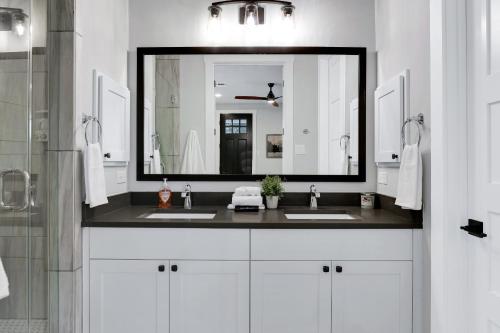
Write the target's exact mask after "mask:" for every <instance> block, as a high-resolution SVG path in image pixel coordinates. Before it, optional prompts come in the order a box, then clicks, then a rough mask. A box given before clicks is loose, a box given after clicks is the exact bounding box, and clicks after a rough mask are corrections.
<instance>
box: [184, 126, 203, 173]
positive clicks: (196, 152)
mask: <svg viewBox="0 0 500 333" xmlns="http://www.w3.org/2000/svg"><path fill="white" fill-rule="evenodd" d="M180 173H181V174H204V173H206V171H205V163H204V162H203V155H202V153H201V146H200V141H199V140H198V133H197V132H196V131H195V130H191V131H189V135H188V138H187V141H186V148H184V156H183V157H182V163H181V168H180Z"/></svg>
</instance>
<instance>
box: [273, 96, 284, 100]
mask: <svg viewBox="0 0 500 333" xmlns="http://www.w3.org/2000/svg"><path fill="white" fill-rule="evenodd" d="M280 98H283V96H279V97H275V98H274V99H275V100H277V99H280Z"/></svg>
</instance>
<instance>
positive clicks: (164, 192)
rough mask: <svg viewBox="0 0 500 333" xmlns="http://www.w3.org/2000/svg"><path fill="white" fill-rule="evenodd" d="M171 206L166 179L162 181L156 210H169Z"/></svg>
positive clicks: (169, 190)
mask: <svg viewBox="0 0 500 333" xmlns="http://www.w3.org/2000/svg"><path fill="white" fill-rule="evenodd" d="M171 206H172V190H171V189H170V187H168V184H167V178H164V179H163V185H162V186H161V188H160V191H159V192H158V208H170V207H171Z"/></svg>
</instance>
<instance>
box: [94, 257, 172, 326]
mask: <svg viewBox="0 0 500 333" xmlns="http://www.w3.org/2000/svg"><path fill="white" fill-rule="evenodd" d="M162 265H163V267H165V270H164V272H161V271H160V270H162V268H161V266H162ZM168 280H169V271H168V261H167V262H160V261H150V260H140V261H139V260H92V261H91V262H90V333H137V332H141V333H164V332H168V317H169V309H168V306H169V295H168V293H169V281H168Z"/></svg>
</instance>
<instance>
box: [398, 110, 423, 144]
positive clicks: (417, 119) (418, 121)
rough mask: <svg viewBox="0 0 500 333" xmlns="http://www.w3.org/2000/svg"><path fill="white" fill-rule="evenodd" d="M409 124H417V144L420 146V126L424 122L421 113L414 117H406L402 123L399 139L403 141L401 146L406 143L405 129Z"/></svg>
mask: <svg viewBox="0 0 500 333" xmlns="http://www.w3.org/2000/svg"><path fill="white" fill-rule="evenodd" d="M410 124H415V125H416V126H417V129H418V142H417V145H418V146H420V142H421V141H422V126H423V124H424V115H423V114H422V113H419V114H418V115H417V116H415V117H411V118H408V119H406V120H405V122H404V123H403V126H402V127H401V140H402V141H403V147H404V146H406V145H407V142H406V133H405V129H406V126H407V125H410Z"/></svg>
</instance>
